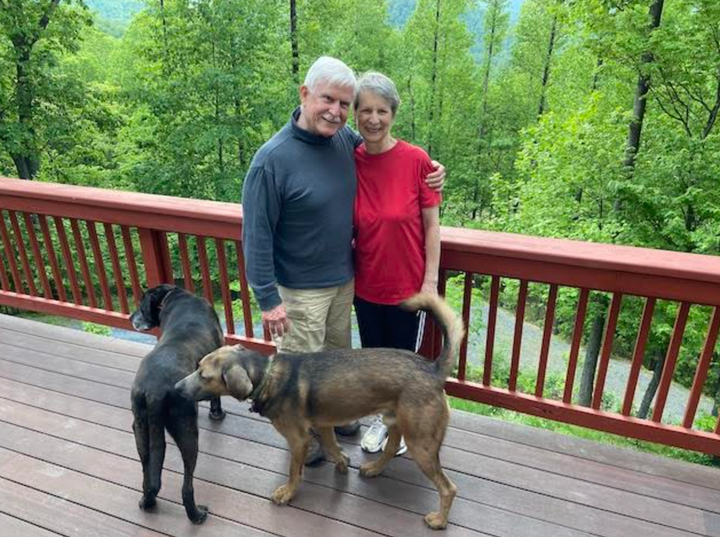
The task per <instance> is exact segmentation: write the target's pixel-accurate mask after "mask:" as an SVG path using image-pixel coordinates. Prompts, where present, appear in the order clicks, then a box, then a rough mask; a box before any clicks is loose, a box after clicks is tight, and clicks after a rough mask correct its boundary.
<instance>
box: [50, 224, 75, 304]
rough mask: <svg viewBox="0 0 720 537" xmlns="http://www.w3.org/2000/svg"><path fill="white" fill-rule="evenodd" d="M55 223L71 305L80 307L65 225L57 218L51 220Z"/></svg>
mask: <svg viewBox="0 0 720 537" xmlns="http://www.w3.org/2000/svg"><path fill="white" fill-rule="evenodd" d="M53 220H54V222H55V230H56V231H57V234H58V239H59V240H60V250H61V251H62V254H63V259H64V260H65V271H66V272H67V275H68V278H69V279H70V290H71V291H72V295H73V303H75V304H77V305H80V304H82V295H81V293H80V285H79V284H78V281H77V275H76V274H75V263H73V258H72V254H71V253H70V244H69V243H68V239H67V234H66V233H65V225H64V224H63V221H62V219H61V218H60V217H59V216H56V217H54V218H53Z"/></svg>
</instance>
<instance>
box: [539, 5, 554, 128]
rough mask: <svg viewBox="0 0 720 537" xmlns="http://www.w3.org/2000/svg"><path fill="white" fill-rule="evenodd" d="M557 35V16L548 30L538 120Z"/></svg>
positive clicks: (543, 110)
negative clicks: (548, 39) (548, 36)
mask: <svg viewBox="0 0 720 537" xmlns="http://www.w3.org/2000/svg"><path fill="white" fill-rule="evenodd" d="M556 33H557V15H555V16H554V17H553V21H552V26H551V28H550V42H549V43H548V48H547V53H546V54H545V67H544V69H543V77H542V87H541V90H540V105H539V106H538V118H540V116H542V115H543V113H544V112H545V94H546V92H547V85H548V80H549V79H550V62H551V61H552V55H553V50H554V49H555V35H556Z"/></svg>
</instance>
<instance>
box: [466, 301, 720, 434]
mask: <svg viewBox="0 0 720 537" xmlns="http://www.w3.org/2000/svg"><path fill="white" fill-rule="evenodd" d="M475 314H476V310H475V311H473V312H472V315H475ZM487 315H488V307H487V306H483V308H482V319H481V320H482V326H483V327H485V326H487ZM514 332H515V314H514V313H513V312H511V311H508V310H505V309H503V308H498V315H497V323H496V329H495V352H494V354H495V356H496V357H497V356H503V357H507V358H506V362H507V363H509V362H510V354H511V350H512V342H513V334H514ZM542 336H543V328H542V327H541V326H540V327H538V326H535V325H533V324H530V323H527V322H526V323H525V325H524V327H523V338H522V347H521V352H520V369H521V370H522V371H523V372H526V373H528V374H530V373H534V372H535V371H537V364H538V360H539V357H540V347H541V346H542ZM569 355H570V344H569V343H568V342H565V341H564V340H562V339H561V338H560V337H558V336H556V335H553V337H552V339H551V341H550V357H549V361H548V372H557V373H559V374H561V375H562V376H563V377H564V375H565V372H566V370H567V360H568V356H569ZM584 356H585V348H584V347H582V348H581V349H580V360H579V362H580V363H579V364H578V368H577V372H576V376H575V379H576V380H575V385H576V386H577V385H578V383H579V377H580V371H581V370H582V359H583V358H584ZM484 359H485V329H484V328H483V329H482V330H481V331H480V333H479V334H478V333H473V334H471V335H470V343H469V350H468V360H469V362H470V363H471V364H472V365H474V366H480V365H481V364H482V361H483V360H484ZM629 372H630V362H629V361H628V360H625V359H621V358H614V357H613V358H612V359H611V360H610V366H609V367H608V374H607V379H606V381H605V392H606V393H611V394H613V395H614V396H615V397H616V398H617V401H619V402H622V400H623V398H624V395H625V388H626V385H627V379H628V375H629ZM651 377H652V372H651V371H648V370H647V369H644V368H643V369H641V371H640V379H639V381H638V387H637V390H636V392H635V401H634V402H635V407H637V406H639V405H640V402H641V401H642V398H643V396H644V394H645V390H646V388H647V385H648V383H649V382H650V378H651ZM689 393H690V391H689V390H688V389H687V388H685V387H683V386H680V385H678V384H677V383H675V382H673V384H672V387H671V388H670V393H669V394H668V399H667V403H666V405H665V413H664V415H663V422H665V423H680V422H681V421H682V418H683V413H684V411H685V406H686V404H687V400H688V397H689ZM711 409H712V399H711V398H709V397H705V396H703V397H701V400H700V404H699V405H698V411H697V413H696V416H701V415H702V414H709V413H710V411H711Z"/></svg>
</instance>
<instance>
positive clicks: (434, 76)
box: [428, 0, 440, 155]
mask: <svg viewBox="0 0 720 537" xmlns="http://www.w3.org/2000/svg"><path fill="white" fill-rule="evenodd" d="M439 42H440V0H436V3H435V35H434V38H433V57H432V73H431V76H430V120H429V122H428V124H429V125H430V133H431V134H430V137H429V139H428V154H429V155H432V152H433V151H432V150H433V148H432V143H433V137H432V132H433V130H434V129H433V119H434V115H435V87H436V84H437V64H438V47H439Z"/></svg>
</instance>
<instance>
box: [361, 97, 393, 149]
mask: <svg viewBox="0 0 720 537" xmlns="http://www.w3.org/2000/svg"><path fill="white" fill-rule="evenodd" d="M355 120H356V121H357V126H358V130H359V131H360V136H362V137H363V139H364V140H365V142H366V143H367V142H370V143H379V142H382V141H384V140H385V139H386V138H389V137H390V129H391V127H392V124H393V122H394V121H395V117H394V116H393V113H392V109H391V108H390V103H389V102H387V101H386V100H385V99H383V98H382V97H380V96H379V95H377V94H375V93H373V92H372V91H362V92H360V96H359V98H358V107H357V109H356V110H355Z"/></svg>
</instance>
